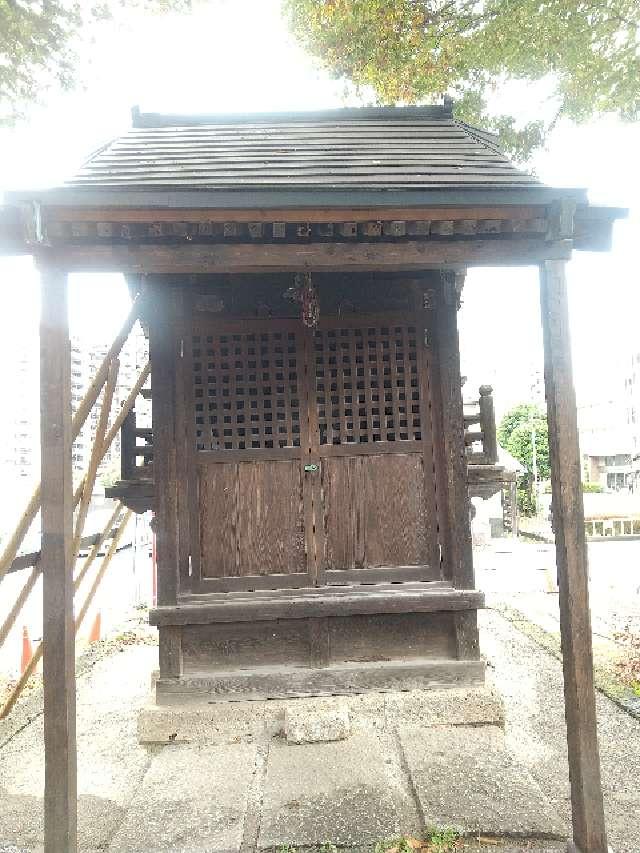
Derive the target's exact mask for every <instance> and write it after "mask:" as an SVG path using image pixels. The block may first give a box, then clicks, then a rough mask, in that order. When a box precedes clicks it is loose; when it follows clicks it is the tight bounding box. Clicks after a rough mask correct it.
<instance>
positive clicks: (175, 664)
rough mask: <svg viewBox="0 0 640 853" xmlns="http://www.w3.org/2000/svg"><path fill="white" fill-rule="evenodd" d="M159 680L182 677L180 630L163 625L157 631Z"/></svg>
mask: <svg viewBox="0 0 640 853" xmlns="http://www.w3.org/2000/svg"><path fill="white" fill-rule="evenodd" d="M158 646H159V649H158V652H159V661H160V678H179V677H180V676H181V675H182V671H183V665H182V628H181V627H180V626H179V625H164V626H163V627H161V628H159V629H158Z"/></svg>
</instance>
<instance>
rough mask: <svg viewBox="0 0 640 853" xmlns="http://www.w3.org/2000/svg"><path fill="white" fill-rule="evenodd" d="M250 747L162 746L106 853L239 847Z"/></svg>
mask: <svg viewBox="0 0 640 853" xmlns="http://www.w3.org/2000/svg"><path fill="white" fill-rule="evenodd" d="M255 766H256V749H255V747H253V746H250V745H246V744H235V745H233V746H208V747H198V746H186V745H182V744H180V745H176V746H169V747H165V748H164V749H163V750H162V751H161V752H160V753H159V754H158V755H156V756H154V758H153V760H152V762H151V765H150V767H149V770H148V771H147V774H146V776H145V777H144V779H143V782H142V785H141V786H140V788H139V790H138V792H137V794H136V796H135V797H134V799H133V802H132V804H131V807H130V808H129V811H128V813H127V816H126V819H125V821H124V823H123V824H122V826H121V827H120V829H119V831H118V832H117V834H116V836H115V838H114V839H113V841H112V843H111V845H110V846H109V853H156V851H165V850H171V851H173V853H214V851H225V853H227V851H237V850H239V849H240V845H241V843H242V837H243V831H244V822H245V817H246V811H247V800H248V793H249V788H250V786H251V782H252V779H253V775H254V772H255Z"/></svg>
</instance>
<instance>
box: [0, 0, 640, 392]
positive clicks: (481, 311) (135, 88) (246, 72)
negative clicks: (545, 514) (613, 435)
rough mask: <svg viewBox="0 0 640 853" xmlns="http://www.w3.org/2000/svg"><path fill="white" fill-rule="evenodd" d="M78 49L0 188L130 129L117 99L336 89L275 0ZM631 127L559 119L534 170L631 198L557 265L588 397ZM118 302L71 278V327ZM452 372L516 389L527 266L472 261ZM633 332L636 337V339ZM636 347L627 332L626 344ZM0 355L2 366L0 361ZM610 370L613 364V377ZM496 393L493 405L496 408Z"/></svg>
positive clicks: (22, 316)
mask: <svg viewBox="0 0 640 853" xmlns="http://www.w3.org/2000/svg"><path fill="white" fill-rule="evenodd" d="M96 36H97V40H96V42H95V43H94V44H86V45H84V46H83V51H84V53H85V55H86V56H87V57H89V58H90V65H89V68H88V72H87V74H86V80H85V87H84V90H81V91H77V92H74V93H71V94H67V95H64V96H61V95H53V94H52V95H51V97H49V98H48V99H47V108H38V109H34V110H33V111H32V114H31V116H30V118H29V121H28V122H26V123H24V124H22V125H20V126H19V127H17V128H15V129H14V130H12V131H5V132H4V133H2V134H0V149H1V151H2V156H1V157H0V188H3V189H8V188H21V189H23V188H27V187H42V186H50V185H53V184H56V183H57V182H59V181H61V180H62V179H63V178H64V177H65V175H68V174H69V173H71V172H73V170H74V169H75V168H76V167H77V166H78V165H79V164H80V163H81V162H82V160H83V159H84V158H85V157H86V156H87V155H88V154H89V153H90V152H91V151H92V150H94V149H95V148H96V147H98V146H99V145H100V144H102V143H103V142H105V141H107V140H108V139H110V138H111V137H113V136H116V135H117V134H119V133H121V132H123V131H124V130H126V128H127V127H128V126H129V121H130V108H131V106H132V105H133V104H139V105H140V107H141V108H142V109H144V110H158V111H177V112H194V111H195V112H203V111H207V112H215V111H245V110H277V109H313V108H322V107H332V106H341V105H344V104H345V103H347V104H355V103H358V101H357V99H356V98H355V97H354V96H353V95H351V96H350V97H349V98H347V99H345V97H344V95H345V92H344V86H343V84H341V83H339V82H335V81H331V80H329V79H328V77H327V76H326V75H325V74H324V73H323V72H321V71H320V70H319V69H317V68H316V67H315V66H314V64H313V62H312V61H311V60H310V59H309V58H308V57H306V56H305V55H304V53H303V52H302V51H301V50H300V49H299V48H298V47H297V45H296V44H295V43H294V42H293V40H292V39H291V37H290V36H289V35H288V33H287V31H286V28H285V26H284V24H283V22H282V21H281V19H280V16H279V2H278V0H234V2H224V0H222V2H209V3H204V2H203V3H202V4H201V5H200V6H199V7H198V8H197V11H196V12H195V13H194V14H192V15H190V16H186V15H185V16H176V15H172V16H163V17H160V16H158V17H154V16H149V15H146V16H145V15H143V14H141V13H135V14H134V15H132V16H131V21H130V25H129V27H127V29H119V28H118V27H115V26H113V25H106V24H105V25H101V26H100V27H98V29H97V30H96ZM545 96H546V87H545V86H543V85H541V86H538V87H532V86H520V85H515V86H505V87H503V88H501V89H499V90H496V96H495V99H496V109H498V108H500V109H508V110H514V111H516V113H517V114H519V115H520V116H522V118H523V119H525V118H531V117H536V116H538V115H540V114H544V113H546V112H547V111H548V110H550V109H551V108H552V105H551V104H549V102H548V101H547V100H546V98H545ZM639 150H640V126H638V125H623V124H622V123H621V122H618V121H616V120H615V119H612V118H611V119H603V120H601V121H598V122H595V123H593V124H591V125H588V126H583V127H580V128H575V127H572V126H568V125H566V126H565V125H563V126H559V127H558V128H557V129H556V131H555V132H554V135H553V137H552V139H551V140H550V142H549V150H548V151H546V152H543V153H542V154H540V155H539V156H538V157H537V158H536V161H535V164H534V165H535V168H536V170H537V172H538V174H539V176H540V177H541V179H542V180H543V181H545V182H546V183H549V184H556V185H560V186H578V187H586V188H587V189H588V190H589V195H590V198H591V200H592V201H593V202H600V203H605V204H612V205H616V206H627V207H631V208H634V210H632V218H631V219H630V220H628V221H627V222H625V223H622V224H620V225H618V226H617V228H616V234H615V243H614V250H613V251H612V252H611V253H609V254H580V255H577V256H576V258H575V260H573V261H572V262H571V263H570V265H569V282H570V298H571V309H572V334H573V343H574V362H575V369H576V378H577V385H578V391H579V395H580V396H581V397H582V398H583V399H584V398H591V397H593V396H600V395H601V394H602V393H604V391H603V390H602V389H603V388H604V389H605V390H606V388H607V387H608V386H610V385H611V384H612V383H615V381H616V376H615V370H616V365H617V364H619V363H620V361H621V360H622V359H624V357H625V354H626V350H627V348H628V347H629V346H631V344H632V338H633V336H635V335H636V332H635V328H636V325H637V319H636V318H637V317H638V298H637V293H636V291H637V281H636V279H637V272H636V269H635V265H634V264H633V262H632V250H633V249H635V248H636V246H635V243H637V240H638V237H639V236H640V232H639V230H638V218H637V217H638V213H637V208H638V199H639V197H640V179H639V177H638V169H637V165H636V164H637V152H638V151H639ZM0 282H1V284H0V341H2V343H1V344H0V348H2V349H5V348H10V346H11V341H12V340H13V339H14V338H15V337H16V336H20V337H23V338H25V337H31V336H35V334H36V333H37V323H38V299H37V277H36V276H35V274H34V272H33V269H32V266H31V263H30V261H29V260H28V259H0ZM126 308H127V295H126V291H125V288H124V285H123V283H122V281H121V280H120V279H119V277H117V276H115V277H114V276H111V277H102V276H101V277H96V276H74V277H72V281H71V290H70V310H71V324H72V331H73V332H75V333H79V334H84V335H85V336H87V337H91V338H97V339H108V338H110V337H112V336H113V334H114V333H115V330H116V328H117V327H118V325H119V323H120V321H121V318H122V316H123V315H124V313H125V311H126ZM460 325H461V340H462V347H463V362H464V364H463V367H464V372H466V373H467V374H468V376H469V381H470V383H473V384H476V383H477V382H480V381H488V382H492V383H494V384H495V386H496V394H497V397H498V405H499V408H503V407H504V405H508V404H510V403H512V402H517V401H518V400H520V399H523V398H526V397H527V394H528V390H529V388H528V386H529V384H530V379H529V376H530V373H531V372H532V371H533V370H535V369H536V367H538V366H539V365H540V363H541V362H540V358H541V339H540V331H539V307H538V292H537V274H536V271H535V270H533V269H520V270H517V269H513V270H473V271H471V272H470V273H469V276H468V278H467V286H466V288H465V304H464V307H463V310H462V313H461V318H460ZM636 337H637V336H636ZM638 348H640V342H639V343H638ZM5 364H6V362H5ZM619 371H620V368H618V376H619V375H620V374H619ZM501 403H502V405H501Z"/></svg>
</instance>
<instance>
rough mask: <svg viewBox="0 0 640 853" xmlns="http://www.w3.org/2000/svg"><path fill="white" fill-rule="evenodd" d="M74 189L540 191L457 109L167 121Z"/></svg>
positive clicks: (126, 141) (124, 141)
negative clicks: (459, 116) (460, 116)
mask: <svg viewBox="0 0 640 853" xmlns="http://www.w3.org/2000/svg"><path fill="white" fill-rule="evenodd" d="M67 186H69V187H78V188H81V187H87V188H101V187H111V188H113V187H123V188H140V189H146V188H149V189H153V188H170V187H171V188H177V189H188V188H192V189H205V190H207V189H208V190H225V191H233V190H245V191H246V190H251V189H255V190H264V189H276V190H278V189H283V190H291V189H293V190H300V189H311V190H319V189H322V190H331V189H335V190H349V189H359V190H368V189H373V190H378V189H379V190H413V189H416V190H421V189H434V188H448V187H459V188H465V189H467V188H469V189H471V188H475V187H481V188H485V187H486V188H491V189H503V188H504V189H512V188H518V187H539V186H540V184H539V182H538V181H537V180H536V179H535V178H533V177H532V176H530V175H527V174H526V173H525V172H522V171H520V170H519V169H516V168H515V166H513V165H512V164H511V163H510V162H509V160H508V159H507V158H506V157H505V156H504V154H502V153H501V152H500V150H499V149H498V147H497V142H496V139H495V138H494V137H493V136H492V135H491V134H488V133H485V132H483V131H481V130H477V129H475V128H472V127H470V126H468V125H466V124H464V123H463V122H460V121H457V120H456V119H455V118H453V116H452V114H451V110H450V108H448V107H447V106H443V107H398V108H380V109H368V108H365V109H345V110H332V111H328V112H323V113H290V114H272V115H267V114H253V115H227V116H163V115H156V114H140V113H134V127H133V128H132V129H131V130H130V131H129V132H128V133H126V134H125V135H124V136H121V137H119V138H117V139H115V140H114V141H113V142H111V143H109V144H108V145H106V146H105V147H103V148H102V149H101V150H99V151H98V152H96V153H95V154H94V155H93V156H92V157H90V159H89V160H88V161H87V162H86V163H85V165H84V166H83V168H82V169H81V170H80V171H79V172H78V174H77V175H75V176H74V177H73V178H72V179H71V180H70V181H68V182H67Z"/></svg>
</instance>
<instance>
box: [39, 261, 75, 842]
mask: <svg viewBox="0 0 640 853" xmlns="http://www.w3.org/2000/svg"><path fill="white" fill-rule="evenodd" d="M70 356H71V353H70V345H69V328H68V317H67V276H66V273H63V272H61V271H60V270H57V269H52V268H44V269H43V270H42V317H41V326H40V443H41V466H42V470H41V475H42V556H41V565H42V569H43V633H42V636H43V644H44V655H43V677H44V750H45V780H44V849H45V853H60V851H62V850H64V851H65V853H75V850H76V843H77V841H76V820H77V805H76V796H77V776H76V686H75V639H74V624H73V562H72V559H71V547H72V537H73V492H72V489H73V486H72V479H71V477H72V471H71V444H72V439H71V391H70Z"/></svg>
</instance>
